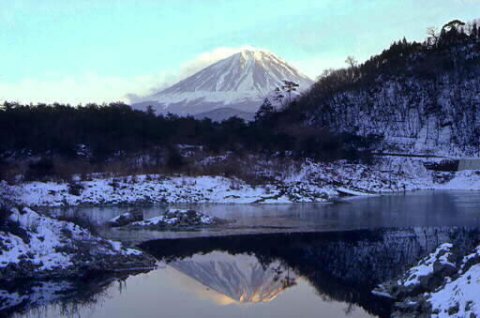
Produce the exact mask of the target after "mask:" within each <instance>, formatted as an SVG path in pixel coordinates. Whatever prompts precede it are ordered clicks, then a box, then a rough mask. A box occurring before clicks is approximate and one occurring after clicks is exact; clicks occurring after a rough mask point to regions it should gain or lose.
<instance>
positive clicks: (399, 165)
mask: <svg viewBox="0 0 480 318" xmlns="http://www.w3.org/2000/svg"><path fill="white" fill-rule="evenodd" d="M423 161H424V160H422V159H418V158H401V157H388V158H384V159H381V160H378V161H377V162H376V163H375V164H373V165H366V164H352V163H347V162H345V161H337V162H333V163H315V162H310V161H307V162H305V163H303V164H302V165H301V167H300V168H298V169H292V171H283V172H274V173H272V172H271V171H264V172H263V173H264V174H265V175H267V176H268V177H270V180H271V182H269V183H264V184H261V185H250V184H248V183H246V182H244V181H242V180H239V179H236V178H226V177H220V176H196V177H190V176H161V175H137V176H126V177H121V178H108V177H106V178H100V177H97V178H93V179H91V180H89V181H77V184H76V185H75V188H76V191H71V190H70V186H69V184H68V183H59V182H25V183H20V184H16V185H13V186H9V185H7V184H5V183H4V184H2V187H3V188H4V191H5V192H8V193H9V194H8V195H9V197H11V198H13V199H14V201H15V202H17V203H22V204H25V205H28V206H75V205H80V204H92V205H102V204H133V203H138V202H149V203H159V202H164V203H290V202H320V201H325V200H328V199H331V198H335V197H337V196H341V195H364V194H365V195H366V194H378V193H389V192H398V191H414V190H427V189H438V190H447V189H451V190H480V174H479V173H478V172H476V171H459V172H456V173H434V172H432V171H429V170H427V169H425V167H424V166H423Z"/></svg>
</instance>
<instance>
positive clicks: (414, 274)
mask: <svg viewBox="0 0 480 318" xmlns="http://www.w3.org/2000/svg"><path fill="white" fill-rule="evenodd" d="M373 293H374V294H375V295H377V296H380V297H388V298H392V299H394V300H395V301H396V303H395V312H394V316H395V317H403V316H405V315H407V316H410V315H413V316H416V315H420V314H422V315H424V316H427V314H428V316H431V317H478V315H479V314H480V246H478V247H477V248H475V250H474V251H473V252H472V253H470V254H468V255H466V256H463V257H462V255H461V253H460V252H459V251H458V250H456V249H455V247H454V245H453V244H450V243H444V244H441V245H440V246H439V247H438V248H437V249H436V250H435V251H434V252H433V253H431V254H430V255H428V256H426V257H425V258H423V259H421V260H420V261H419V262H418V264H417V265H415V266H414V267H412V268H411V269H409V270H408V271H407V272H406V273H405V274H404V275H403V276H402V277H400V278H399V279H396V280H393V281H390V282H386V283H384V284H381V285H379V286H378V288H376V289H375V290H374V291H373Z"/></svg>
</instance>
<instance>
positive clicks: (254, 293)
mask: <svg viewBox="0 0 480 318" xmlns="http://www.w3.org/2000/svg"><path fill="white" fill-rule="evenodd" d="M169 265H170V266H171V267H173V268H175V269H176V270H178V271H179V272H181V273H183V274H185V275H187V276H189V277H191V278H192V279H194V280H196V281H198V282H199V283H201V284H202V285H204V286H206V287H208V288H210V289H212V290H214V291H216V292H218V293H220V294H221V295H224V296H226V297H227V298H229V299H230V300H231V301H233V302H239V303H260V302H270V301H272V300H273V299H275V298H276V297H277V296H278V295H279V294H280V293H282V292H283V291H284V290H285V289H286V288H288V287H289V286H292V285H294V284H295V279H296V275H295V273H293V271H290V270H289V269H288V268H287V267H286V266H285V265H283V264H281V263H280V261H273V262H272V263H270V264H268V265H265V264H262V263H261V262H260V261H259V260H258V259H257V258H256V257H255V256H253V255H247V254H237V255H231V254H227V253H222V252H217V251H215V252H211V253H208V254H205V255H198V254H197V255H195V256H193V257H191V258H188V259H183V260H179V261H174V262H171V263H169Z"/></svg>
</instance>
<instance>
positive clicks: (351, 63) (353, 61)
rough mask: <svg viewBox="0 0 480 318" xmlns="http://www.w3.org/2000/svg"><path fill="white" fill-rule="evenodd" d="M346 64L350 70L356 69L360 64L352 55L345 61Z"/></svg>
mask: <svg viewBox="0 0 480 318" xmlns="http://www.w3.org/2000/svg"><path fill="white" fill-rule="evenodd" d="M345 63H347V64H348V66H350V68H354V67H356V66H357V64H358V62H357V60H356V59H355V58H354V57H353V56H351V55H349V56H347V59H346V60H345Z"/></svg>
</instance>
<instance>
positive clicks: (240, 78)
mask: <svg viewBox="0 0 480 318" xmlns="http://www.w3.org/2000/svg"><path fill="white" fill-rule="evenodd" d="M283 80H289V81H293V82H296V83H298V84H299V86H300V87H299V88H300V89H301V90H305V89H307V88H309V87H310V85H311V84H312V83H313V81H312V80H311V79H309V78H308V77H307V76H305V75H303V74H301V73H300V72H299V71H298V70H296V69H295V68H293V67H292V66H290V65H288V64H287V63H286V62H285V61H283V60H281V59H280V58H278V57H276V56H275V55H274V54H272V53H269V52H266V51H262V50H252V49H245V50H242V51H240V52H238V53H236V54H234V55H232V56H230V57H228V58H226V59H223V60H221V61H218V62H216V63H214V64H212V65H210V66H208V67H206V68H205V69H203V70H201V71H199V72H197V73H195V74H194V75H192V76H190V77H188V78H186V79H184V80H182V81H180V82H178V83H177V84H175V85H173V86H171V87H168V88H166V89H164V90H162V91H160V92H158V93H156V94H153V95H151V96H149V97H147V98H145V99H144V101H142V102H140V103H137V104H134V107H136V108H140V109H145V108H146V107H147V106H148V105H152V106H153V107H154V109H155V110H156V111H157V113H167V112H172V113H175V114H179V115H187V114H190V115H195V114H199V113H207V112H210V111H212V110H215V109H219V108H230V109H236V110H240V111H242V112H249V113H254V112H255V111H256V110H257V109H258V107H259V106H260V105H261V103H262V101H263V99H264V98H265V97H266V96H267V95H268V94H269V93H270V92H271V91H272V90H274V89H275V88H276V87H278V86H280V85H282V83H283Z"/></svg>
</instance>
